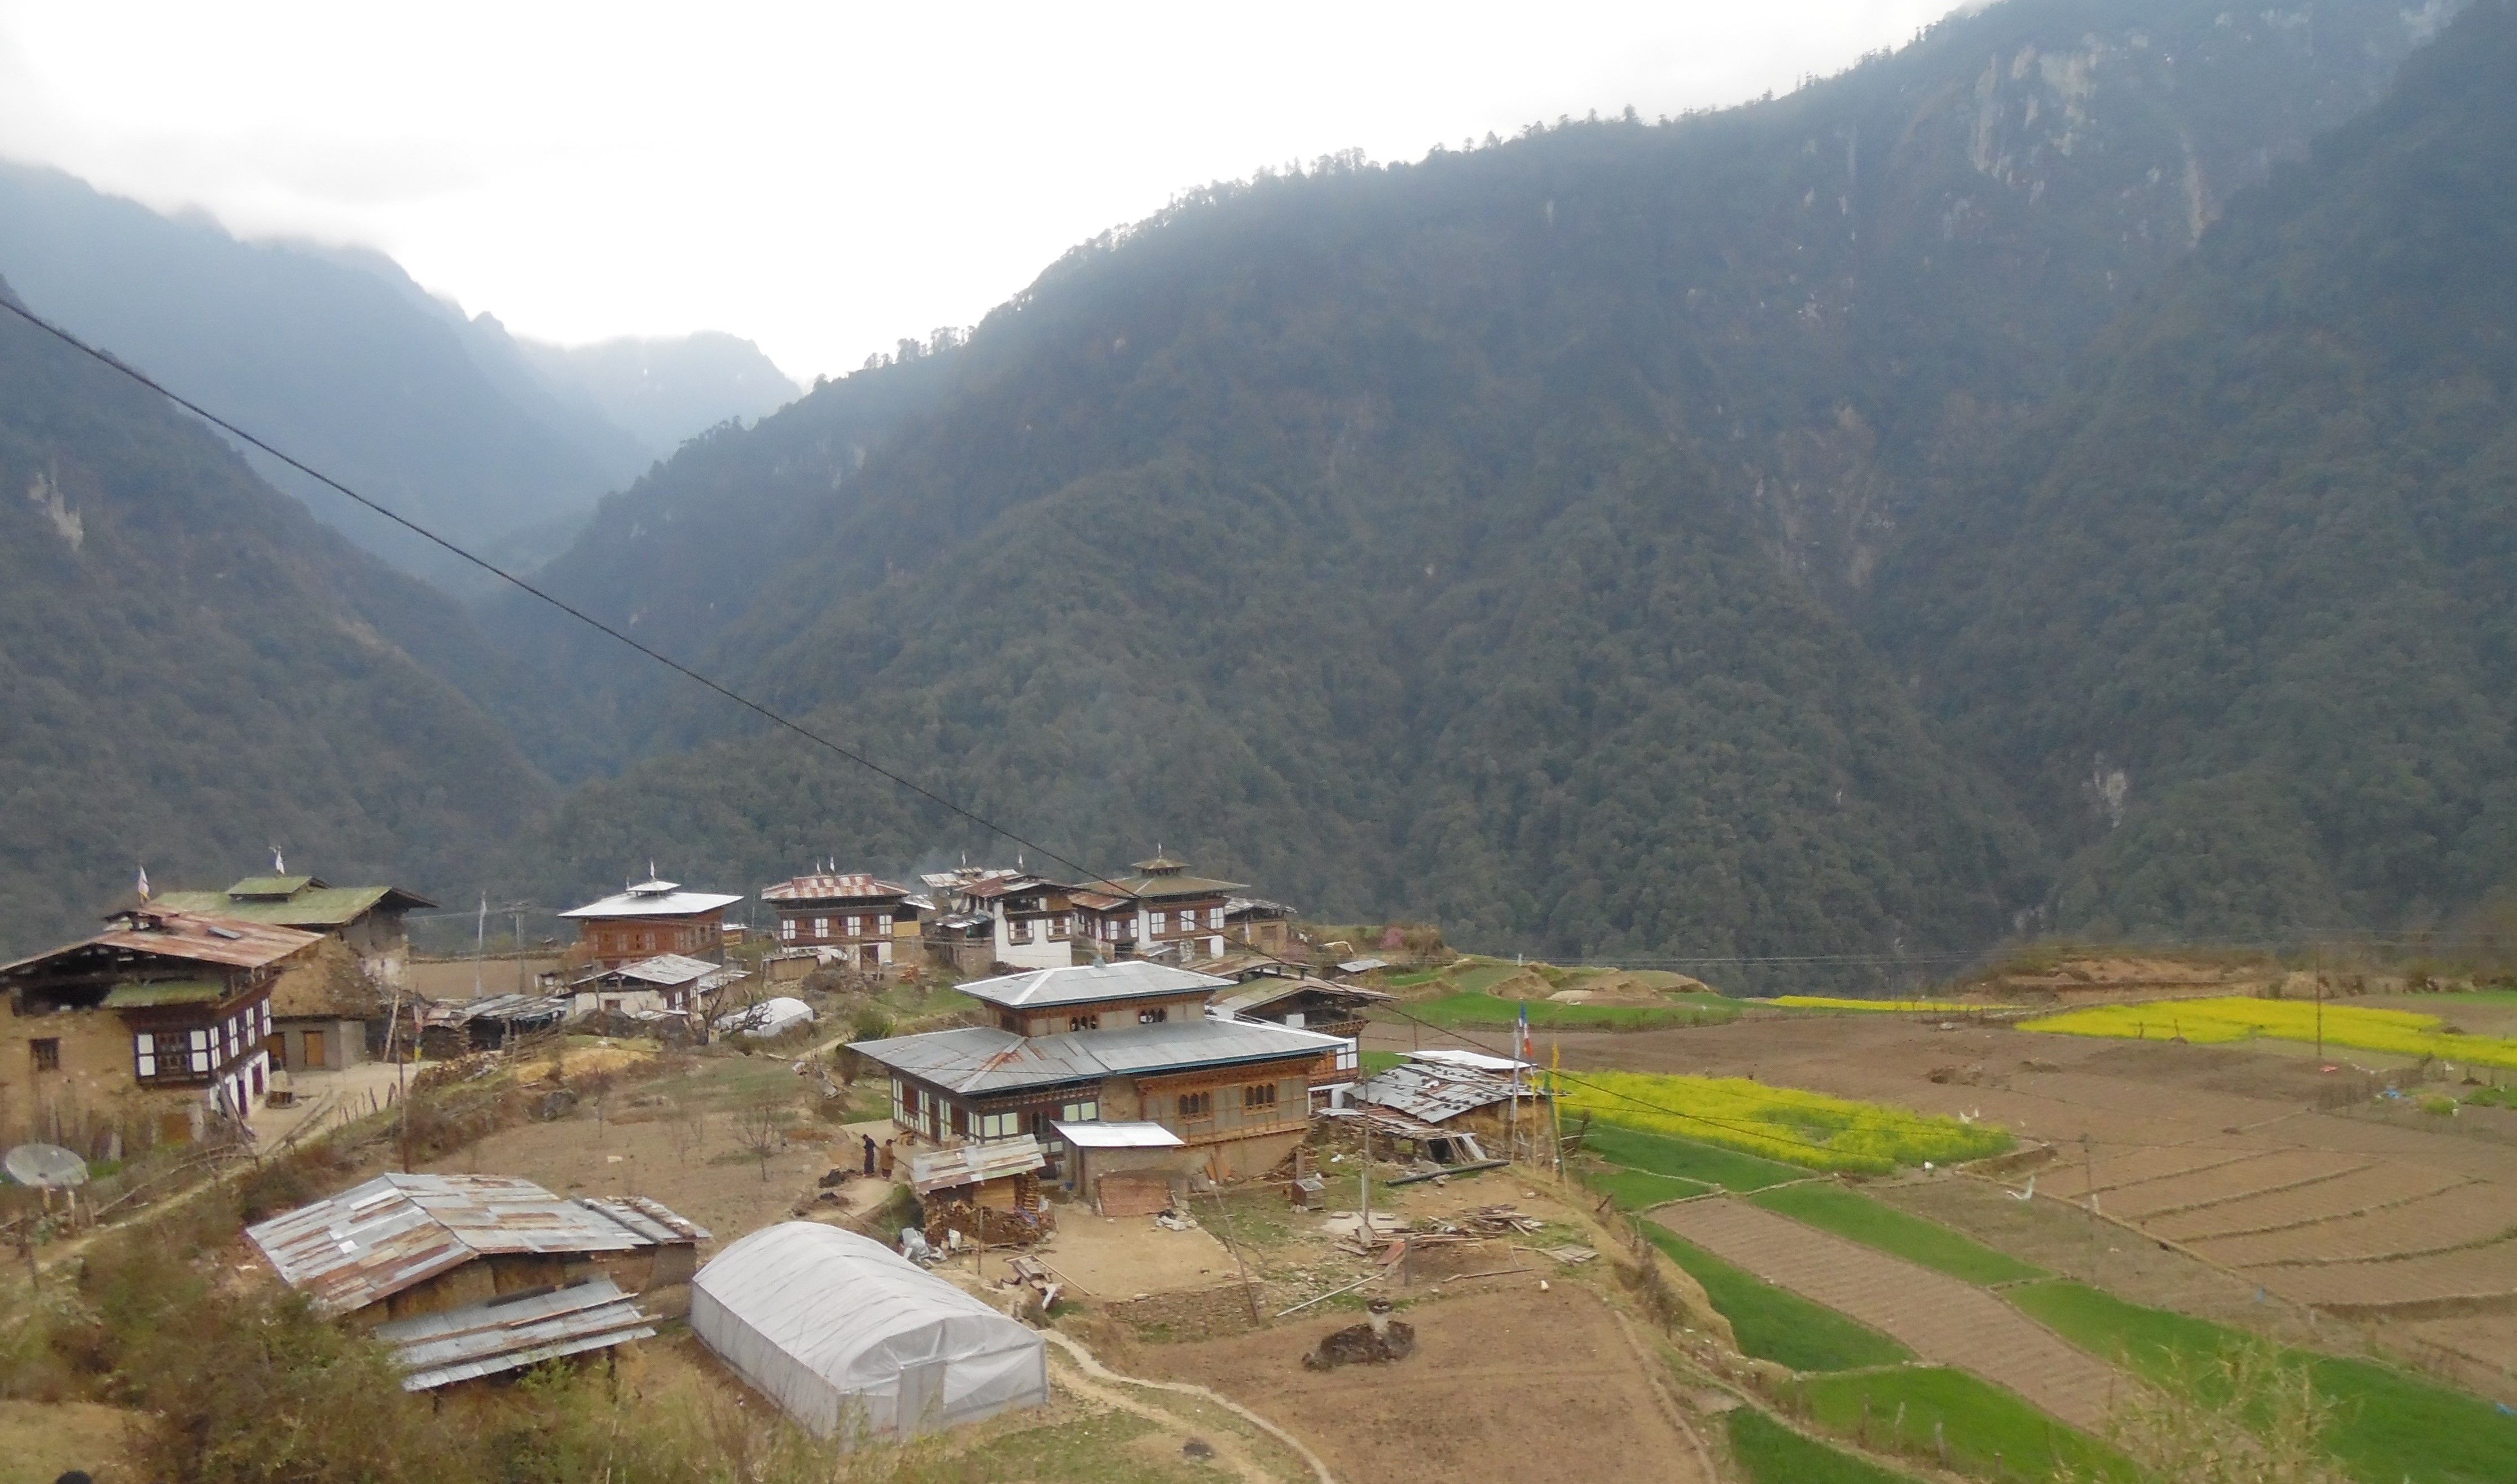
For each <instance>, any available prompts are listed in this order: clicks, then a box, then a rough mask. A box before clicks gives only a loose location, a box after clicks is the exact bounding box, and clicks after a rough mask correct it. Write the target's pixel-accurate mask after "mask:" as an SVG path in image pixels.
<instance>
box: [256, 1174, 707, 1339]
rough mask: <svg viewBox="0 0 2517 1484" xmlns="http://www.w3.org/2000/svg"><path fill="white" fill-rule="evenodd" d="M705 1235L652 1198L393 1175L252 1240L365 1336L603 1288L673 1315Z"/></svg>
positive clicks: (286, 1218)
mask: <svg viewBox="0 0 2517 1484" xmlns="http://www.w3.org/2000/svg"><path fill="white" fill-rule="evenodd" d="M707 1237H708V1233H707V1232H706V1231H705V1230H704V1229H703V1228H701V1227H697V1226H694V1225H692V1224H691V1223H690V1222H689V1221H687V1220H684V1219H683V1218H682V1217H680V1216H678V1215H676V1214H674V1213H673V1212H672V1211H671V1210H670V1209H668V1208H665V1207H664V1206H662V1205H661V1204H660V1203H658V1202H655V1201H651V1200H648V1199H646V1198H645V1197H643V1196H623V1197H620V1198H619V1199H617V1200H607V1199H602V1198H598V1197H594V1196H579V1197H576V1198H574V1199H570V1200H562V1199H560V1198H559V1197H557V1196H554V1195H552V1194H551V1193H550V1192H549V1191H547V1190H544V1189H542V1188H541V1187H540V1186H538V1185H535V1184H534V1183H533V1182H532V1181H531V1180H523V1179H518V1178H516V1177H515V1176H513V1175H467V1174H445V1175H432V1174H387V1175H378V1176H377V1177H376V1178H374V1179H372V1180H369V1181H367V1182H366V1183H365V1184H363V1185H359V1186H354V1187H352V1188H351V1189H349V1190H346V1191H343V1192H342V1193H341V1194H339V1195H337V1196H334V1197H332V1198H331V1199H330V1200H328V1201H318V1202H316V1203H315V1204H314V1205H312V1206H305V1207H300V1208H297V1209H296V1210H293V1211H290V1212H288V1213H287V1214H285V1215H280V1216H274V1217H272V1218H271V1219H270V1220H268V1221H264V1222H260V1223H257V1224H256V1225H253V1226H249V1227H247V1228H245V1238H246V1240H247V1241H249V1242H251V1243H252V1244H253V1245H254V1248H255V1250H256V1251H260V1252H261V1253H262V1255H263V1259H264V1260H265V1261H267V1262H269V1263H270V1264H271V1265H272V1267H273V1268H274V1269H276V1270H277V1272H278V1274H279V1276H280V1279H281V1280H282V1281H283V1282H285V1283H286V1284H287V1285H288V1286H289V1287H290V1288H293V1289H296V1290H297V1291H298V1292H300V1293H304V1294H306V1295H307V1297H308V1298H309V1299H311V1300H312V1301H313V1302H314V1304H315V1306H316V1308H317V1309H318V1310H320V1311H321V1312H322V1313H325V1314H329V1315H339V1316H345V1317H347V1318H348V1319H349V1320H350V1321H351V1322H352V1323H354V1324H359V1325H367V1326H374V1325H381V1324H383V1323H385V1322H386V1321H388V1320H395V1319H408V1318H411V1317H413V1316H415V1315H421V1314H441V1313H447V1312H449V1311H454V1310H460V1309H466V1308H470V1307H472V1306H475V1305H479V1304H484V1303H488V1302H489V1301H491V1299H497V1298H506V1297H512V1296H514V1295H517V1294H522V1293H539V1292H544V1291H548V1290H552V1289H557V1288H560V1287H563V1286H566V1285H568V1284H572V1283H576V1282H579V1281H581V1280H590V1279H597V1278H600V1279H606V1280H609V1281H610V1282H611V1283H613V1284H615V1285H617V1286H618V1287H619V1290H620V1292H621V1293H636V1294H643V1295H646V1296H647V1298H648V1300H649V1303H650V1305H651V1306H653V1305H656V1304H660V1303H661V1304H662V1305H665V1306H666V1307H667V1308H669V1309H678V1308H679V1307H680V1306H681V1305H683V1304H686V1303H687V1302H688V1301H689V1296H690V1295H689V1293H688V1292H687V1290H686V1288H685V1287H684V1286H685V1285H687V1284H688V1283H689V1282H690V1280H691V1274H692V1273H693V1272H694V1271H695V1270H696V1269H697V1267H698V1252H699V1244H700V1243H702V1242H704V1241H706V1240H707Z"/></svg>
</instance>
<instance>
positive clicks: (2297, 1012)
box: [2020, 996, 2517, 1067]
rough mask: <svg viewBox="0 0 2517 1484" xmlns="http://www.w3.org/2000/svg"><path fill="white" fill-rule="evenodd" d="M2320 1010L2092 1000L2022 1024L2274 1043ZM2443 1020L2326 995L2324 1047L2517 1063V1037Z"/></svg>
mask: <svg viewBox="0 0 2517 1484" xmlns="http://www.w3.org/2000/svg"><path fill="white" fill-rule="evenodd" d="M2316 1010H2317V1007H2316V1002H2315V1001H2314V1000H2312V999H2254V998H2249V997H2245V996H2223V997H2220V998H2217V999H2164V1000H2153V1001H2151V1002H2149V1003H2147V1004H2109V1005H2090V1006H2089V1007H2088V1008H2086V1009H2080V1010H2067V1011H2065V1012H2064V1013H2062V1014H2060V1015H2048V1016H2045V1017H2044V1018H2042V1019H2040V1020H2029V1021H2023V1022H2021V1024H2020V1029H2021V1030H2023V1031H2051V1032H2054V1033H2056V1034H2058V1035H2063V1036H2111V1037H2119V1038H2122V1039H2126V1040H2173V1039H2177V1038H2179V1037H2182V1038H2184V1039H2186V1040H2189V1041H2197V1042H2203V1043H2206V1044H2218V1043H2222V1042H2227V1041H2234V1040H2249V1039H2253V1038H2255V1037H2259V1036H2268V1037H2271V1038H2272V1039H2275V1040H2303V1041H2314V1040H2315V1039H2316V1035H2317V1032H2316V1019H2317V1015H2316ZM2442 1024H2443V1023H2442V1022H2441V1021H2440V1019H2439V1017H2437V1016H2435V1015H2424V1014H2422V1013H2420V1012H2419V1011H2417V1010H2377V1009H2369V1008H2368V1007H2366V1006H2362V1005H2349V1004H2335V1003H2334V1002H2333V1001H2331V1000H2329V999H2328V1000H2326V1001H2325V1044H2326V1045H2329V1046H2350V1047H2353V1048H2356V1049H2358V1050H2362V1051H2381V1052H2388V1053H2391V1054H2393V1055H2397V1056H2434V1057H2437V1058H2438V1059H2439V1060H2441V1061H2455V1062H2480V1063H2482V1064H2484V1065H2486V1066H2493V1067H2517V1040H2512V1039H2508V1038H2505V1037H2498V1036H2461V1035H2457V1034H2456V1033H2454V1032H2452V1031H2447V1030H2443V1029H2441V1026H2442Z"/></svg>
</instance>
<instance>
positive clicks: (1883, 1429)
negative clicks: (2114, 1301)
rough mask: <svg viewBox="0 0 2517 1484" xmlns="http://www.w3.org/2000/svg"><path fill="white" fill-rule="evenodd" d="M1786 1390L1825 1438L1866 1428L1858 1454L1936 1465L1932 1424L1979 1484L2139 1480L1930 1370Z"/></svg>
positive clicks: (2031, 1415) (1983, 1387) (2035, 1419)
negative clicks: (1873, 1452) (1989, 1482)
mask: <svg viewBox="0 0 2517 1484" xmlns="http://www.w3.org/2000/svg"><path fill="white" fill-rule="evenodd" d="M1793 1390H1794V1392H1795V1393H1797V1394H1798V1396H1799V1397H1800V1399H1801V1401H1802V1402H1803V1404H1804V1405H1805V1406H1806V1408H1807V1409H1808V1413H1809V1415H1810V1417H1811V1418H1812V1419H1813V1420H1815V1421H1816V1422H1817V1423H1818V1424H1819V1425H1821V1426H1823V1427H1824V1428H1826V1430H1827V1431H1829V1432H1832V1433H1835V1434H1837V1435H1839V1436H1842V1437H1856V1436H1859V1435H1860V1434H1861V1433H1862V1431H1863V1430H1864V1428H1865V1425H1866V1427H1867V1431H1868V1434H1869V1437H1868V1442H1867V1444H1866V1445H1865V1446H1868V1447H1870V1448H1873V1449H1877V1450H1879V1451H1881V1452H1891V1451H1894V1452H1901V1453H1905V1454H1908V1455H1910V1456H1912V1457H1914V1458H1918V1459H1935V1458H1937V1457H1938V1453H1939V1447H1938V1443H1937V1442H1936V1441H1935V1437H1934V1433H1933V1426H1934V1424H1935V1423H1937V1424H1938V1425H1939V1427H1940V1429H1941V1438H1942V1439H1944V1440H1945V1441H1946V1442H1947V1444H1948V1450H1949V1463H1950V1464H1951V1465H1952V1466H1953V1467H1956V1468H1958V1469H1960V1470H1961V1471H1963V1472H1966V1473H1969V1474H1972V1475H1974V1476H1975V1477H1977V1478H1980V1479H1993V1480H2000V1481H2003V1484H2011V1481H2021V1484H2031V1481H2037V1480H2044V1479H2050V1478H2052V1477H2054V1475H2055V1473H2056V1471H2057V1470H2058V1468H2059V1467H2062V1466H2070V1467H2076V1468H2081V1469H2087V1470H2091V1471H2094V1472H2096V1473H2098V1474H2099V1475H2100V1476H2102V1477H2104V1478H2108V1479H2120V1480H2124V1481H2126V1484H2131V1481H2133V1480H2136V1479H2139V1478H2140V1473H2139V1472H2138V1471H2137V1470H2136V1469H2135V1468H2134V1467H2133V1466H2132V1464H2131V1463H2129V1462H2127V1461H2126V1460H2125V1459H2124V1458H2123V1457H2122V1456H2121V1455H2119V1454H2117V1453H2115V1452H2114V1451H2113V1450H2112V1449H2110V1448H2109V1447H2107V1446H2106V1445H2105V1444H2104V1443H2101V1442H2099V1441H2098V1440H2097V1439H2095V1438H2093V1437H2090V1436H2089V1435H2088V1434H2087V1433H2085V1432H2081V1431H2080V1430H2078V1429H2077V1428H2074V1427H2070V1426H2068V1425H2066V1424H2065V1423H2062V1422H2059V1421H2057V1420H2054V1419H2053V1418H2050V1417H2048V1416H2046V1415H2045V1414H2044V1413H2042V1412H2039V1411H2037V1410H2036V1409H2035V1408H2034V1407H2031V1406H2029V1405H2028V1404H2027V1403H2026V1401H2025V1400H2024V1399H2022V1398H2021V1397H2019V1396H2017V1395H2016V1394H2014V1393H2012V1392H2008V1391H2004V1390H2003V1389H2001V1388H2000V1387H1999V1386H1995V1385H1992V1384H1990V1383H1989V1382H1985V1381H1981V1380H1978V1379H1976V1378H1974V1377H1972V1376H1969V1375H1967V1374H1966V1373H1965V1372H1963V1371H1951V1370H1946V1369H1944V1368H1941V1367H1938V1366H1931V1367H1905V1368H1900V1369H1898V1370H1894V1371H1873V1372H1867V1373H1864V1374H1862V1375H1859V1376H1820V1377H1810V1378H1803V1379H1801V1380H1799V1381H1796V1382H1794V1383H1793ZM1865 1403H1867V1404H1868V1408H1867V1411H1866V1412H1865V1411H1864V1404H1865ZM1865 1418H1866V1419H1867V1421H1866V1424H1865ZM1996 1460H1998V1462H1997V1463H1996V1462H1995V1461H1996Z"/></svg>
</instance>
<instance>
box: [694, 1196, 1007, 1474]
mask: <svg viewBox="0 0 2517 1484" xmlns="http://www.w3.org/2000/svg"><path fill="white" fill-rule="evenodd" d="M691 1329H692V1331H693V1332H694V1333H696V1334H697V1335H698V1336H700V1339H701V1340H702V1342H704V1344H706V1346H707V1347H708V1348H709V1349H710V1350H713V1351H715V1352H716V1354H717V1356H718V1357H719V1358H720V1359H722V1360H723V1361H724V1362H725V1363H726V1364H727V1365H728V1366H731V1367H732V1368H733V1369H734V1371H735V1373H736V1374H737V1375H739V1376H741V1377H742V1378H744V1379H745V1380H747V1381H749V1382H750V1383H751V1384H752V1385H753V1386H755V1387H757V1388H758V1389H759V1390H760V1391H761V1392H762V1393H763V1394H765V1395H767V1396H768V1397H770V1398H771V1399H772V1400H774V1401H776V1402H777V1403H778V1405H780V1406H781V1407H784V1408H785V1409H786V1410H787V1412H788V1415H789V1416H790V1417H793V1418H794V1419H795V1420H797V1421H799V1422H802V1423H803V1424H804V1425H805V1426H807V1427H810V1428H811V1429H813V1430H814V1431H815V1432H817V1433H820V1434H821V1435H822V1436H824V1437H832V1436H837V1437H840V1438H842V1439H843V1440H844V1441H850V1442H853V1441H855V1440H856V1439H858V1438H859V1437H866V1436H872V1437H895V1438H896V1437H904V1436H909V1435H913V1434H916V1433H920V1432H931V1431H935V1430H937V1429H940V1428H944V1427H952V1426H958V1425H960V1423H963V1422H975V1421H977V1420H980V1419H981V1418H987V1417H993V1416H995V1415H996V1414H998V1413H1000V1412H1004V1411H1008V1410H1010V1409H1012V1408H1015V1407H1039V1406H1044V1405H1045V1404H1046V1403H1047V1401H1048V1354H1047V1347H1046V1345H1045V1343H1044V1342H1043V1340H1042V1339H1041V1337H1040V1336H1039V1335H1038V1334H1037V1333H1035V1332H1034V1331H1032V1330H1030V1329H1028V1328H1026V1327H1024V1326H1023V1325H1021V1324H1019V1323H1017V1322H1015V1321H1014V1320H1012V1319H1009V1318H1007V1317H1006V1316H1005V1315H1003V1314H1001V1313H999V1312H998V1311H997V1310H995V1309H993V1308H990V1307H989V1306H988V1305H987V1304H985V1303H983V1302H981V1301H980V1300H979V1299H977V1298H976V1297H973V1296H972V1295H970V1294H968V1293H963V1292H962V1291H961V1290H960V1289H957V1288H955V1287H954V1286H953V1285H951V1284H949V1283H947V1282H945V1281H944V1280H943V1279H941V1278H938V1277H936V1276H934V1275H933V1274H931V1273H928V1272H925V1271H922V1270H921V1269H919V1268H918V1267H917V1266H916V1265H915V1264H913V1263H911V1262H910V1261H908V1260H907V1259H906V1258H903V1257H901V1256H900V1255H899V1254H897V1253H895V1252H893V1251H891V1250H890V1249H889V1248H886V1247H884V1246H883V1245H882V1244H880V1243H878V1242H875V1241H874V1240H873V1239H872V1238H868V1237H860V1236H858V1235H857V1234H856V1233H854V1232H849V1231H841V1230H840V1229H838V1228H837V1227H833V1226H823V1225H820V1224H818V1223H815V1222H811V1221H787V1222H782V1223H780V1224H779V1225H776V1226H771V1227H765V1228H763V1229H762V1230H760V1231H756V1232H753V1233H752V1234H751V1235H750V1236H748V1237H746V1238H744V1239H743V1240H742V1241H740V1242H737V1243H736V1244H734V1245H733V1246H732V1247H729V1248H727V1249H726V1250H725V1251H723V1252H720V1253H718V1254H717V1256H716V1258H715V1259H714V1260H713V1261H711V1262H709V1263H708V1265H707V1266H705V1267H704V1268H702V1269H700V1271H699V1276H698V1277H696V1278H694V1279H693V1280H691Z"/></svg>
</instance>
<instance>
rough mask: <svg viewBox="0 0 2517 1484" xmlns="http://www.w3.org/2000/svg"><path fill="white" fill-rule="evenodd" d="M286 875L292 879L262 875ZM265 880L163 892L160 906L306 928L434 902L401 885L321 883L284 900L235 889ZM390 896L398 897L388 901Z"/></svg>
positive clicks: (256, 884)
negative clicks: (242, 894) (244, 894)
mask: <svg viewBox="0 0 2517 1484" xmlns="http://www.w3.org/2000/svg"><path fill="white" fill-rule="evenodd" d="M284 879H289V878H287V877H268V878H263V880H284ZM296 879H304V878H303V877H299V878H296ZM263 880H253V881H238V882H237V883H236V884H235V886H231V887H229V888H228V889H227V890H226V891H170V892H166V893H163V894H162V895H160V896H159V897H158V898H157V899H156V903H155V905H156V906H158V907H161V908H164V909H165V910H167V911H168V912H209V913H211V914H213V915H216V916H221V917H237V918H241V919H242V920H244V921H246V922H269V923H273V924H275V925H277V926H279V927H303V928H326V927H339V926H341V925H342V924H344V923H346V922H350V921H354V920H356V918H357V917H358V915H359V914H360V913H361V912H371V911H373V910H374V909H375V908H376V907H377V906H378V905H380V904H381V905H388V906H392V907H396V908H401V909H405V910H407V909H409V908H413V907H431V906H434V905H435V904H434V903H431V902H429V901H428V900H427V899H426V898H424V897H417V896H413V895H412V894H411V893H409V892H406V891H404V890H402V889H401V888H400V887H396V886H316V887H310V888H307V889H305V890H302V891H300V892H298V893H297V894H296V895H295V896H292V897H289V898H286V899H285V900H281V901H270V900H259V901H258V900H253V899H251V898H247V899H245V900H242V901H239V900H237V898H236V895H235V893H237V892H238V891H240V890H241V889H243V888H245V887H248V886H259V885H261V884H263ZM387 897H393V898H397V899H399V900H396V901H394V902H391V903H386V902H385V899H386V898H387Z"/></svg>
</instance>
